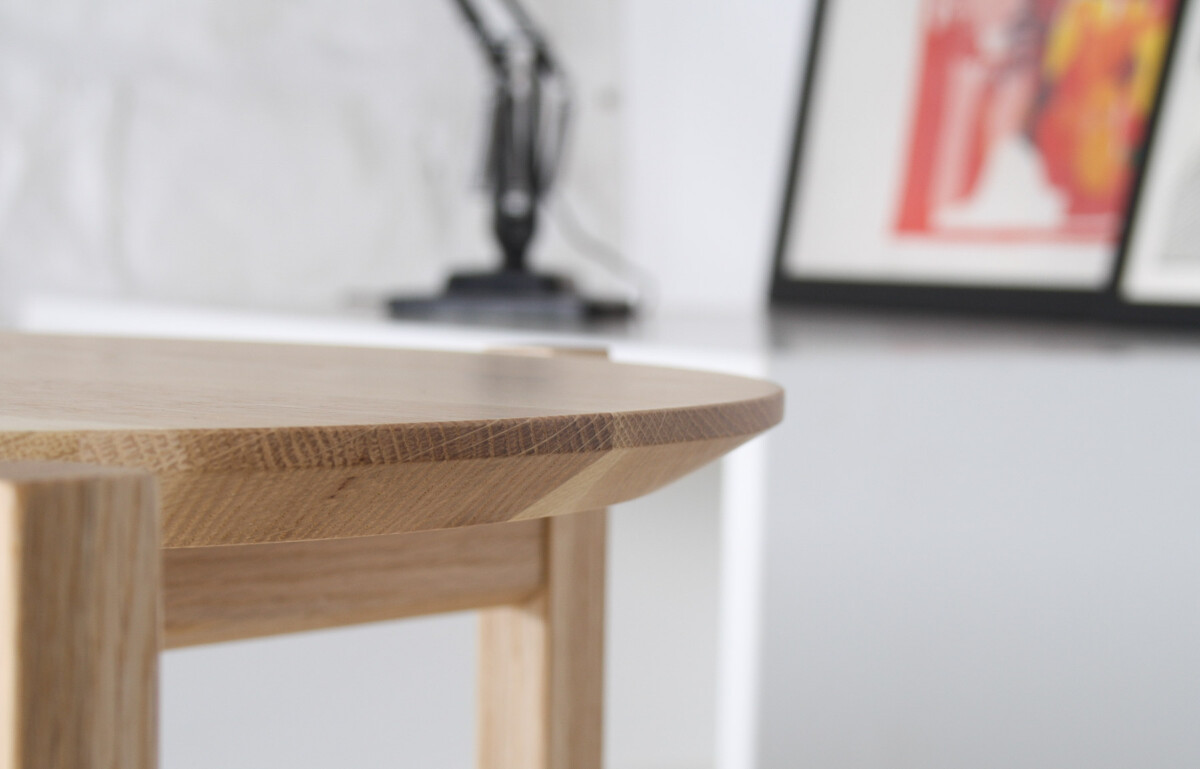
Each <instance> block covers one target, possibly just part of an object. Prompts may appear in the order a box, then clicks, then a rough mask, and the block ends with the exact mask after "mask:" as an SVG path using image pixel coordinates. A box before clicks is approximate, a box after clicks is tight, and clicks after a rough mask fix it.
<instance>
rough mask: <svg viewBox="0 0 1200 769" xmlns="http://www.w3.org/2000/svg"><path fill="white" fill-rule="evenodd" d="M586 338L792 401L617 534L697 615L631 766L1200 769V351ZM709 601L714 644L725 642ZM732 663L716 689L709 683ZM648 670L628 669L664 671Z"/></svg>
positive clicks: (627, 694) (617, 685)
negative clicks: (680, 532)
mask: <svg viewBox="0 0 1200 769" xmlns="http://www.w3.org/2000/svg"><path fill="white" fill-rule="evenodd" d="M147 313H150V314H147ZM150 318H154V319H155V320H154V321H153V323H152V327H151V324H150V323H148V320H149V319H150ZM222 318H223V319H224V320H221V319H222ZM168 319H169V322H167V320H168ZM25 321H26V322H25V325H26V327H29V328H40V329H47V330H49V329H53V328H58V329H62V330H73V331H74V330H79V329H81V328H82V329H90V330H93V331H96V332H135V333H147V332H155V333H162V334H167V335H171V334H181V335H197V334H213V333H219V335H222V336H227V337H230V338H251V337H257V338H272V339H289V338H291V339H297V340H305V341H329V342H338V343H358V344H397V345H417V346H433V347H439V346H440V347H460V348H461V347H470V348H476V347H479V346H486V345H489V344H493V343H495V342H497V341H504V342H512V341H514V340H515V341H529V340H530V339H545V338H547V335H546V334H538V333H532V334H531V333H527V332H511V331H495V330H493V331H484V332H480V331H479V330H477V329H448V328H444V327H414V326H400V325H393V324H388V323H384V322H380V321H372V320H348V319H345V318H340V319H339V318H324V319H316V318H274V317H272V316H262V315H248V314H222V313H213V312H199V313H191V314H189V313H183V312H175V311H172V313H170V314H169V315H166V316H164V315H163V314H162V313H157V314H154V311H153V308H132V309H124V310H119V311H117V310H114V308H113V307H112V306H111V305H110V306H91V307H88V306H84V305H80V304H78V303H74V302H69V301H68V302H59V303H53V302H43V303H41V304H40V305H37V306H34V307H31V308H30V312H28V313H27V314H26V315H25ZM572 339H574V340H575V341H582V342H585V343H590V344H596V343H603V344H607V345H609V346H610V347H611V348H612V350H613V354H614V357H617V358H619V359H620V358H623V359H626V360H631V361H632V360H637V361H654V362H662V363H668V364H675V365H686V366H694V367H699V368H710V369H724V370H730V371H736V372H744V373H747V374H756V375H766V376H769V377H771V378H773V379H775V380H777V381H779V382H780V383H781V384H783V385H784V386H785V387H786V388H787V390H788V415H787V417H786V418H785V421H784V424H783V425H782V427H781V428H779V429H777V430H776V431H775V432H774V433H772V434H770V435H769V436H768V438H767V440H766V441H759V442H756V443H754V444H751V445H750V446H748V447H746V448H745V449H743V450H740V451H739V452H738V453H737V454H736V455H735V456H734V457H732V458H731V459H729V460H726V462H725V463H723V465H722V467H721V468H720V470H719V471H713V472H710V473H708V474H706V475H703V476H702V478H701V479H700V480H699V481H697V482H696V485H695V486H693V487H692V488H691V490H690V492H688V494H687V495H685V496H681V497H677V498H675V499H674V500H673V501H674V502H675V503H676V504H683V505H687V504H705V502H706V500H705V497H706V495H707V496H714V497H718V498H719V504H712V503H709V507H710V509H711V510H712V514H711V515H710V516H708V517H707V518H705V517H704V516H700V517H698V518H697V517H694V518H691V520H701V521H707V523H706V524H705V526H707V528H705V529H703V530H700V529H697V530H694V531H693V532H692V534H691V539H690V540H689V541H688V542H686V543H678V542H671V541H669V540H664V539H656V535H655V526H656V524H655V519H654V518H653V516H651V515H646V514H645V513H647V512H648V510H647V509H643V510H639V511H637V512H638V514H637V515H629V516H628V517H627V518H625V519H623V520H625V521H626V522H627V526H628V528H626V529H624V531H625V532H626V535H627V536H625V537H624V539H622V533H621V531H622V530H621V529H620V526H621V525H622V524H621V523H618V525H617V527H616V528H617V530H616V531H615V536H614V548H615V549H617V548H621V547H622V545H621V542H622V541H624V542H625V543H626V544H625V546H624V547H625V550H626V552H627V553H628V554H629V557H630V558H631V559H632V560H634V561H636V560H637V552H636V551H637V548H638V547H643V548H651V549H654V550H656V551H657V552H658V553H659V554H661V552H662V548H664V547H667V548H671V552H672V553H673V557H674V558H675V566H676V569H675V571H676V572H677V576H678V579H677V580H676V581H674V582H670V581H669V580H668V581H666V582H662V583H660V586H661V588H662V590H663V591H664V592H663V593H661V594H658V595H656V596H654V600H661V599H662V597H663V595H667V594H670V595H674V596H676V598H677V600H679V601H680V602H681V605H680V614H679V617H678V619H677V621H676V622H674V623H672V624H671V625H670V626H668V627H667V630H672V629H673V630H674V631H677V632H679V633H680V635H681V636H684V637H685V638H686V642H687V644H688V645H687V646H685V647H683V651H676V652H674V654H676V655H682V656H670V657H669V658H667V662H666V665H667V667H666V668H665V669H663V670H659V671H658V672H659V673H660V674H662V677H661V678H657V679H655V680H656V681H657V684H656V685H653V686H649V687H647V688H645V689H643V690H642V691H643V694H642V695H641V696H640V697H639V696H638V695H637V692H638V691H639V690H638V688H637V687H636V686H632V685H631V684H630V682H628V681H622V680H621V679H620V678H614V679H610V683H611V684H612V691H613V696H614V697H615V698H617V699H616V701H614V702H613V706H612V711H611V712H613V718H614V723H613V724H612V727H613V729H612V736H613V738H614V740H617V741H618V744H616V745H614V746H613V749H612V750H610V759H612V760H611V761H610V766H611V767H613V769H626V767H634V766H637V767H639V769H641V768H642V767H650V768H653V769H657V768H659V767H661V768H662V769H666V768H667V767H672V766H695V767H697V769H698V768H699V767H701V766H711V765H713V763H715V765H716V766H717V767H719V768H720V769H749V767H751V766H757V767H761V769H793V767H797V766H813V767H823V769H961V768H962V767H971V769H979V768H982V767H999V768H1003V769H1011V768H1012V767H1021V769H1042V768H1043V767H1045V768H1046V769H1049V768H1050V767H1056V768H1057V767H1087V768H1088V769H1109V768H1111V769H1118V767H1129V766H1153V767H1166V766H1189V767H1190V766H1200V729H1198V728H1197V724H1200V557H1198V555H1197V554H1198V553H1200V472H1198V471H1197V469H1196V467H1197V461H1198V458H1200V338H1171V337H1163V336H1157V337H1155V336H1146V335H1139V334H1129V333H1119V332H1106V331H1078V330H1076V331H1071V330H1054V329H1049V328H1045V327H1040V326H1036V325H1028V326H1021V325H1016V326H1001V325H995V324H961V323H953V322H950V323H940V322H933V321H919V320H895V319H876V320H872V319H854V318H853V317H851V316H841V317H839V316H828V315H827V316H821V315H809V316H800V317H793V318H785V319H781V320H778V321H777V322H776V323H774V324H768V323H766V322H765V321H763V320H761V319H760V320H756V319H743V320H741V321H738V320H736V319H732V320H731V319H717V320H707V321H705V320H700V319H691V320H687V319H684V320H681V321H679V322H663V323H659V324H655V325H654V326H652V327H650V328H647V329H642V330H640V331H638V332H636V333H634V334H631V335H627V336H623V337H616V338H612V337H593V336H584V337H579V336H574V337H572V335H564V336H558V337H557V338H556V341H558V342H560V343H561V342H564V341H567V342H569V341H571V340H572ZM718 511H719V513H720V516H721V517H720V518H718V515H717V513H718ZM689 512H691V511H689ZM667 514H669V512H668V513H667ZM618 515H619V514H618ZM618 520H621V519H618ZM639 526H640V527H641V528H638V527H639ZM662 529H663V530H666V529H667V527H666V526H662ZM718 534H719V535H720V536H719V537H718ZM718 542H719V543H720V544H719V547H720V550H719V557H718V550H717V548H718ZM689 553H690V555H689ZM718 561H719V562H720V563H721V565H722V568H721V570H720V577H719V579H718V577H717V576H716V574H715V573H714V572H715V569H716V564H717V562H718ZM629 568H633V569H635V570H636V568H637V565H636V563H623V564H621V565H620V568H619V569H617V573H620V572H621V571H624V570H628V569H629ZM706 575H707V576H706ZM718 586H719V589H720V591H721V602H720V604H719V606H720V612H719V614H720V617H721V619H720V642H719V644H718V643H717V642H716V641H715V640H714V639H713V637H712V636H713V634H712V633H709V634H708V636H707V640H706V637H705V635H704V628H705V627H708V625H706V623H708V622H711V623H712V626H715V625H716V624H717V619H716V617H717V613H718V609H717V607H718V604H717V603H716V601H715V600H714V599H713V598H712V595H711V593H712V591H713V589H714V588H717V587H718ZM620 590H621V587H620V585H618V586H616V591H615V592H617V593H618V594H619V593H620ZM616 600H621V599H620V598H619V597H617V598H616ZM628 600H629V601H632V604H627V606H632V607H633V608H631V609H629V608H627V610H626V611H627V613H626V614H625V615H624V619H622V616H621V611H622V609H621V607H620V606H617V607H615V610H614V612H613V614H614V620H613V622H614V625H615V626H614V627H613V629H612V632H614V635H615V636H616V637H615V639H614V641H615V643H614V646H615V647H616V649H617V650H618V651H617V652H616V653H618V654H620V653H622V652H620V651H619V649H620V645H621V634H622V633H623V630H622V627H621V625H620V623H622V622H624V623H628V626H636V625H637V624H638V623H642V622H648V621H653V618H652V617H651V616H649V615H643V614H640V613H639V611H640V610H639V609H637V596H633V595H630V596H629V597H628ZM419 632H425V631H424V630H420V631H419ZM716 648H719V649H720V652H719V654H720V671H721V672H720V685H719V686H717V684H716V682H715V681H714V679H713V678H712V675H713V674H712V673H711V670H710V669H707V668H705V663H703V662H702V661H701V662H697V660H703V659H705V658H706V655H707V656H711V655H712V654H715V653H716V652H715V649H716ZM643 651H646V652H647V653H648V656H643V657H640V658H639V657H638V656H637V654H638V653H630V655H629V656H627V657H626V658H624V659H616V660H614V665H613V667H614V668H615V669H617V670H620V669H621V668H622V667H624V669H625V670H626V671H632V673H633V674H636V673H637V672H639V671H644V670H647V669H649V668H648V667H646V666H648V665H650V664H652V662H651V661H652V660H653V659H654V658H655V656H654V655H658V657H659V658H661V657H662V656H663V654H667V653H672V652H671V650H670V649H654V650H643ZM639 653H640V652H639ZM675 663H678V664H677V665H676V664H675ZM689 671H690V672H691V676H690V677H689ZM614 675H615V676H619V675H620V674H619V673H615V674H614ZM706 682H707V683H706ZM672 684H674V685H675V686H676V688H677V690H676V691H675V692H672V691H671V685H672ZM672 694H674V695H675V696H676V698H677V699H676V700H674V701H676V702H679V701H680V700H683V702H682V704H681V705H680V708H681V709H680V710H679V711H678V712H679V713H680V714H681V715H680V718H679V719H676V721H675V722H673V723H672V722H671V721H670V720H669V719H665V718H663V717H662V715H661V714H662V713H663V712H665V711H664V710H663V709H664V708H665V707H667V703H669V702H671V701H672V699H671V697H672ZM704 696H707V697H708V699H707V701H706V702H704V703H703V704H702V705H697V702H696V700H697V699H701V698H703V697H704ZM714 697H715V699H716V700H717V701H718V702H719V707H720V710H719V713H720V715H719V717H717V718H715V719H713V720H710V721H706V720H705V719H706V718H712V716H711V715H707V716H706V715H705V714H706V713H711V703H712V700H713V698H714ZM622 714H623V715H622ZM622 718H627V719H629V720H628V721H627V722H624V723H623V722H622V721H621V719H622ZM706 723H707V724H709V725H712V724H714V723H715V728H716V735H717V737H716V746H717V747H716V748H715V753H714V747H713V741H712V734H711V731H706V730H705V728H704V726H705V724H706ZM656 728H658V729H660V734H661V737H662V738H661V739H660V740H659V741H658V742H657V744H656V743H655V741H654V739H653V732H654V730H655V729H656ZM622 735H623V736H622ZM622 740H625V742H621V741H622ZM655 751H657V752H655ZM714 756H715V759H714ZM672 761H674V762H675V763H674V764H672V763H671V762H672Z"/></svg>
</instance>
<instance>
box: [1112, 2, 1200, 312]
mask: <svg viewBox="0 0 1200 769" xmlns="http://www.w3.org/2000/svg"><path fill="white" fill-rule="evenodd" d="M1185 5H1186V7H1185V8H1183V9H1182V13H1181V15H1180V18H1179V24H1178V28H1177V35H1176V38H1175V43H1174V45H1173V47H1172V50H1171V54H1170V57H1169V59H1168V62H1167V65H1166V72H1165V75H1164V79H1163V88H1162V96H1161V98H1160V100H1159V109H1158V112H1157V114H1156V116H1155V120H1154V123H1153V126H1152V130H1151V139H1150V142H1149V144H1148V146H1147V149H1146V159H1145V162H1144V164H1143V166H1142V173H1141V180H1140V184H1139V185H1138V193H1137V195H1136V197H1135V199H1134V202H1133V206H1132V208H1131V212H1130V220H1129V231H1128V236H1127V239H1126V243H1125V249H1124V252H1123V254H1122V263H1121V270H1120V279H1119V281H1118V285H1117V298H1118V299H1119V301H1120V302H1121V303H1122V307H1123V311H1124V314H1125V315H1126V316H1127V317H1132V318H1135V319H1150V320H1165V321H1175V320H1179V321H1188V322H1196V321H1200V7H1197V4H1196V3H1186V4H1185Z"/></svg>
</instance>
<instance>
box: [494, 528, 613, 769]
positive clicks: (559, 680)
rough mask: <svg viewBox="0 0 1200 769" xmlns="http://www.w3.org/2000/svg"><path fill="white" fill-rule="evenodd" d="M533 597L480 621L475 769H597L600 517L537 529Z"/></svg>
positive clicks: (601, 616) (600, 730)
mask: <svg viewBox="0 0 1200 769" xmlns="http://www.w3.org/2000/svg"><path fill="white" fill-rule="evenodd" d="M545 525H546V541H545V556H544V558H545V568H546V576H545V581H544V583H543V586H542V589H541V590H540V591H539V592H538V593H537V594H536V595H535V596H533V597H532V599H531V600H528V601H526V602H524V603H521V604H516V605H513V606H504V607H500V608H495V609H488V610H486V611H484V612H483V618H482V622H481V628H480V670H479V708H480V710H479V765H480V767H481V769H600V767H601V764H602V750H601V748H602V742H603V716H604V592H605V591H604V581H605V579H604V574H605V568H604V566H605V564H604V558H605V536H606V525H607V512H606V511H604V510H593V511H590V512H585V513H579V514H576V515H564V516H558V517H555V518H550V519H547V520H546V521H545Z"/></svg>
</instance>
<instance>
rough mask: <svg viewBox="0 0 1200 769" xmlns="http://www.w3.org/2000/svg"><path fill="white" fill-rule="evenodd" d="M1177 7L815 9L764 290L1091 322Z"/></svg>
mask: <svg viewBox="0 0 1200 769" xmlns="http://www.w3.org/2000/svg"><path fill="white" fill-rule="evenodd" d="M1179 2H1180V0H888V2H886V3H883V2H877V1H876V0H817V6H816V11H815V17H814V23H813V34H812V42H811V45H810V50H809V56H808V62H807V66H806V69H805V72H806V74H805V77H804V85H803V89H802V96H801V105H800V113H799V117H798V120H797V128H796V132H795V142H794V146H793V151H792V156H791V159H790V175H789V180H788V184H787V189H786V194H785V196H784V198H785V201H784V206H783V213H782V217H781V224H780V228H779V233H778V240H777V254H776V266H775V275H774V281H773V286H772V297H773V298H774V299H775V300H776V301H779V302H789V301H796V302H809V303H843V304H845V303H848V304H862V305H870V306H912V307H922V308H951V309H962V310H980V311H1000V312H1025V313H1033V314H1039V315H1048V316H1077V317H1078V316H1094V315H1095V314H1097V313H1099V312H1102V310H1103V308H1104V307H1105V306H1106V305H1108V304H1111V302H1112V292H1113V289H1114V283H1115V280H1116V275H1117V266H1118V251H1119V245H1120V243H1121V240H1122V236H1123V233H1124V228H1125V222H1126V214H1127V211H1128V206H1129V201H1130V195H1131V192H1132V190H1133V187H1134V181H1135V178H1136V176H1137V171H1138V168H1139V166H1140V161H1141V158H1142V155H1143V151H1144V147H1145V141H1146V136H1147V134H1148V125H1149V122H1150V119H1151V116H1152V113H1153V110H1154V107H1155V97H1156V95H1157V93H1158V90H1159V89H1158V86H1159V79H1160V75H1161V72H1162V69H1163V60H1164V56H1165V54H1166V51H1167V48H1168V45H1169V43H1170V41H1171V32H1172V29H1173V27H1174V24H1175V21H1176V17H1177V14H1178V11H1179ZM1198 275H1200V272H1198Z"/></svg>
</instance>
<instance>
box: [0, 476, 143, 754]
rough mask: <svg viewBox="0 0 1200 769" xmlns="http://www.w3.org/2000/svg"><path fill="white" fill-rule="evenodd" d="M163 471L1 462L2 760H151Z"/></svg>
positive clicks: (0, 718)
mask: <svg viewBox="0 0 1200 769" xmlns="http://www.w3.org/2000/svg"><path fill="white" fill-rule="evenodd" d="M155 502H156V500H155V492H154V480H153V478H152V477H150V476H148V475H144V474H141V473H136V472H130V471H123V470H117V471H113V470H109V469H106V468H99V467H81V466H78V465H76V466H70V467H65V466H61V465H36V464H16V465H13V464H7V463H0V553H3V555H4V560H3V569H2V570H0V607H2V608H0V612H2V614H0V624H2V625H3V636H2V639H3V640H2V641H0V729H2V730H3V735H2V736H0V767H2V768H3V769H35V768H36V769H114V768H115V767H120V768H121V769H153V767H154V766H155V764H156V761H157V736H156V725H157V720H158V714H157V705H158V702H157V693H158V649H159V628H160V618H159V616H160V613H159V605H160V601H159V592H158V577H159V562H160V558H159V554H160V553H159V548H158V515H157V506H156V504H155Z"/></svg>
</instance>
